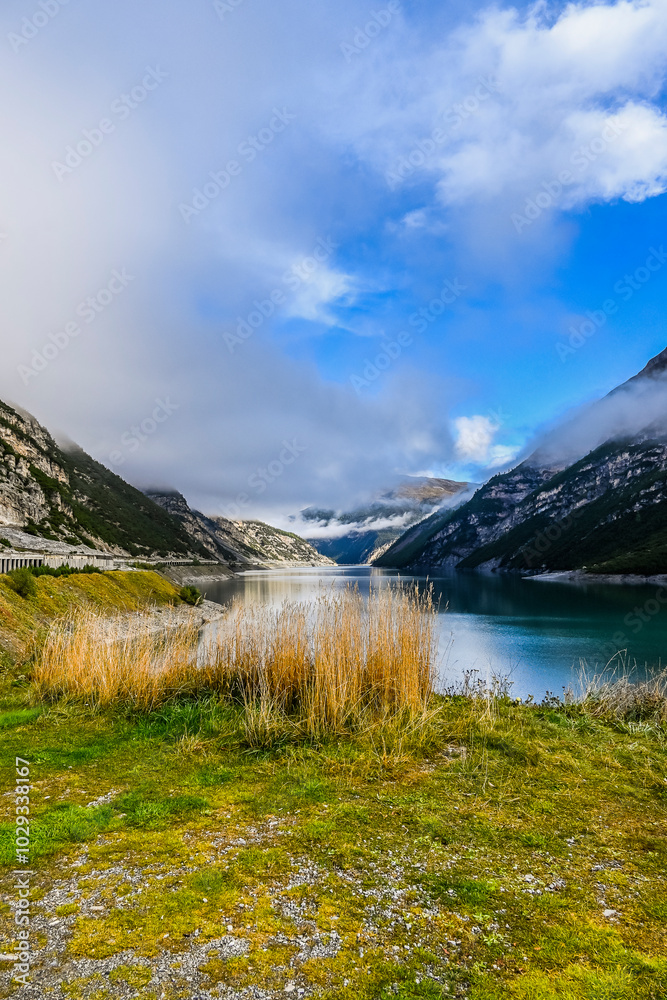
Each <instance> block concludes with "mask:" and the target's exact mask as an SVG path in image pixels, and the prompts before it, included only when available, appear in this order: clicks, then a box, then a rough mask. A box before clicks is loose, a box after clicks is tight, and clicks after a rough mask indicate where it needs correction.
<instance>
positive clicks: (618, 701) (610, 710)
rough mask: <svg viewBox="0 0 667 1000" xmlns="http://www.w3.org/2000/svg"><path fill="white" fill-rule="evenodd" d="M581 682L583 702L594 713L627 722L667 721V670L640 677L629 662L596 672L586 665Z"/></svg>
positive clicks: (601, 716)
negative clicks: (586, 668)
mask: <svg viewBox="0 0 667 1000" xmlns="http://www.w3.org/2000/svg"><path fill="white" fill-rule="evenodd" d="M580 683H581V689H582V694H581V698H580V704H581V705H582V707H583V708H584V710H585V711H586V712H588V713H590V714H591V715H594V716H597V717H599V718H612V719H619V720H623V721H624V722H653V723H661V724H664V723H667V670H663V671H661V672H660V673H657V674H654V675H653V676H651V677H646V678H642V679H636V674H635V672H634V671H632V670H630V669H629V668H627V667H626V665H625V664H620V665H619V666H617V667H616V668H615V669H613V670H611V671H606V672H603V673H600V674H595V675H592V676H591V675H590V674H588V673H587V672H586V670H585V669H582V671H581V675H580Z"/></svg>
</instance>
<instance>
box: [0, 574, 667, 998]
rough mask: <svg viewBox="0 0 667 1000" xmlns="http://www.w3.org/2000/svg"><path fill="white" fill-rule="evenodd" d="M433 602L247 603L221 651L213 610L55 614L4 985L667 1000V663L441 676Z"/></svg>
mask: <svg viewBox="0 0 667 1000" xmlns="http://www.w3.org/2000/svg"><path fill="white" fill-rule="evenodd" d="M137 576H139V577H141V576H143V574H137ZM158 579H159V578H158ZM40 582H41V581H40ZM58 582H59V581H58ZM67 582H69V581H67ZM431 623H432V609H431V608H430V605H429V603H428V598H425V599H422V601H421V602H420V601H417V599H416V598H415V597H414V596H413V597H411V596H410V594H406V593H403V595H401V594H400V593H399V594H394V595H391V594H382V595H380V596H378V598H377V599H376V601H375V602H370V604H369V605H364V603H363V602H361V601H360V600H359V598H358V596H357V595H355V594H353V593H352V594H348V595H344V596H336V595H326V594H325V595H323V597H322V598H321V600H320V602H319V603H316V605H315V606H314V607H312V608H311V609H310V610H309V611H306V610H305V609H304V608H302V607H300V606H297V605H289V604H286V605H283V606H282V607H281V608H280V609H279V610H275V611H271V610H266V609H265V610H258V609H244V608H236V609H234V610H232V611H231V612H230V613H229V615H228V617H227V619H226V622H225V623H224V627H223V628H222V631H221V632H220V636H219V641H216V642H215V643H214V644H212V645H211V647H210V648H209V649H208V651H207V654H206V656H205V657H204V659H203V662H202V661H201V660H200V661H199V668H200V669H197V670H195V669H194V667H195V666H196V663H197V661H196V660H195V659H193V656H194V655H195V649H196V641H195V640H196V635H195V633H194V632H192V633H190V632H188V631H187V628H186V629H185V631H181V630H178V629H174V630H172V631H171V632H167V633H162V634H160V633H155V632H152V633H149V632H145V633H144V632H142V631H140V632H133V633H132V634H130V635H128V634H127V632H122V631H121V632H119V633H118V634H116V633H115V632H114V628H115V626H114V623H113V622H108V621H107V622H105V621H103V620H102V619H100V618H97V617H95V616H90V615H87V616H84V618H83V619H82V620H80V621H79V623H78V624H77V623H73V624H72V626H71V627H67V628H65V629H63V628H61V627H59V626H56V627H55V628H53V629H52V630H51V632H50V635H49V637H48V639H47V641H46V643H45V645H44V646H43V656H42V658H41V659H39V660H38V661H37V662H36V664H35V666H34V667H33V668H32V673H31V675H30V676H29V677H27V678H26V677H24V676H22V674H19V668H8V669H6V670H5V672H4V673H3V674H2V675H0V678H1V679H0V772H1V773H2V779H3V782H4V783H5V784H4V787H6V788H11V787H12V786H13V785H14V783H15V767H14V761H15V758H16V757H17V756H18V757H20V758H23V759H26V760H29V761H30V777H31V784H32V792H31V804H30V808H31V824H30V841H31V856H30V860H31V866H32V869H33V870H34V872H35V874H34V876H33V879H32V889H31V892H32V895H31V905H32V934H33V939H32V943H33V948H34V949H35V955H34V962H33V967H32V985H30V986H28V987H21V988H19V987H18V984H17V983H16V982H13V983H12V978H11V976H12V966H11V963H9V962H3V961H2V960H1V959H0V997H11V998H12V1000H19V998H20V1000H42V997H49V998H52V1000H130V998H133V997H142V998H147V1000H148V998H151V1000H177V998H182V1000H193V998H195V997H196V998H198V1000H200V998H201V1000H204V998H206V1000H209V998H217V997H220V998H221V1000H236V998H239V997H243V998H244V1000H245V998H247V1000H251V998H257V1000H271V998H277V997H285V996H286V995H291V996H294V997H295V998H302V997H310V996H314V997H321V998H323V1000H334V998H335V1000H376V998H381V1000H390V998H392V997H398V998H402V1000H408V998H409V1000H442V998H445V997H454V996H458V997H468V998H470V1000H505V998H510V1000H637V998H638V1000H663V998H664V997H665V996H666V995H667V959H666V958H665V957H664V956H665V954H666V953H667V951H666V948H665V946H666V945H667V932H666V931H665V927H666V926H667V890H666V889H665V885H664V873H665V870H666V866H667V824H666V823H665V820H666V816H665V812H666V810H665V805H666V794H667V739H666V737H667V728H666V727H665V724H664V719H665V713H664V700H665V699H664V694H665V692H664V684H663V683H662V682H657V683H656V684H655V685H648V686H646V687H645V688H643V689H641V691H639V689H638V690H637V691H634V692H631V691H629V690H628V688H627V685H626V686H625V687H623V686H621V687H616V686H615V687H609V686H607V687H604V686H601V687H600V686H598V687H596V688H595V689H594V690H592V691H591V692H590V694H589V698H588V700H587V701H586V703H585V704H583V705H582V704H568V705H562V704H556V703H550V704H545V705H541V706H534V705H526V704H519V703H516V702H513V701H512V700H510V698H508V697H500V696H496V697H494V696H491V695H489V694H486V695H484V693H483V692H477V694H475V692H474V689H472V688H471V689H469V690H470V692H471V693H469V695H466V696H463V695H456V696H449V697H437V696H434V695H433V694H432V691H431V684H432V666H433V642H432V638H433V637H432V633H431V630H430V626H431ZM13 807H14V800H13V797H12V796H11V793H9V792H8V793H7V794H6V795H5V796H3V797H1V798H0V863H2V864H3V865H4V866H5V869H4V870H5V872H6V878H5V882H4V893H3V896H2V904H1V905H0V952H1V953H6V952H8V951H11V950H12V947H13V945H12V938H13V934H14V926H13V914H12V910H11V905H10V904H11V903H12V902H13V901H14V895H15V891H14V888H13V886H14V883H15V878H14V877H13V876H12V875H11V868H12V867H13V860H14V859H13V851H14V840H13V838H14V835H15V827H14V825H13V823H14V814H13Z"/></svg>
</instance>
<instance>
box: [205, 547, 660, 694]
mask: <svg viewBox="0 0 667 1000" xmlns="http://www.w3.org/2000/svg"><path fill="white" fill-rule="evenodd" d="M397 579H399V574H398V573H396V572H394V571H392V570H380V569H375V568H373V567H369V566H334V567H317V568H310V567H304V568H293V569H280V570H262V571H257V572H248V573H243V574H241V575H240V576H237V577H234V578H232V579H230V580H227V581H224V582H222V583H215V584H208V585H206V586H203V587H202V590H203V591H204V593H205V595H206V597H207V598H208V599H209V600H211V601H216V602H217V603H219V604H228V603H229V602H230V601H231V600H232V599H234V598H240V599H241V600H243V601H248V602H255V601H256V602H260V603H263V604H273V605H275V604H280V603H281V602H282V601H283V600H285V599H286V598H288V599H290V600H298V601H308V600H311V599H312V597H313V596H314V595H315V594H316V593H317V592H318V590H319V589H320V588H321V587H346V586H348V585H351V586H354V585H355V584H356V585H358V586H359V589H360V590H361V591H362V592H365V593H367V592H368V591H369V589H370V588H375V587H385V586H390V585H391V584H392V583H394V584H395V583H396V581H397ZM400 579H401V580H403V581H416V582H418V584H419V585H420V586H425V585H426V580H425V578H423V577H411V576H404V575H401V576H400ZM430 582H431V583H433V587H434V595H435V598H436V600H437V601H438V602H439V612H440V613H439V615H438V624H439V678H440V685H441V686H442V687H445V686H447V685H448V684H451V683H454V682H456V681H458V680H459V679H461V677H462V676H463V674H464V672H465V671H467V670H476V671H478V672H479V676H481V677H482V678H484V679H487V678H489V677H491V676H493V675H494V674H495V675H500V676H502V675H508V676H509V677H510V679H511V681H512V689H511V693H512V695H513V696H516V697H520V698H526V697H528V696H529V695H532V696H533V697H534V698H535V700H541V699H542V698H543V697H544V695H545V693H546V692H552V693H554V694H557V695H562V693H563V688H568V687H573V688H577V686H578V678H579V674H580V669H581V661H586V663H587V664H588V667H589V669H591V670H593V669H595V668H596V667H597V669H598V670H599V669H602V668H603V667H604V666H605V664H606V663H607V662H608V661H609V659H610V658H611V656H612V655H613V654H614V652H615V651H616V650H618V649H627V656H628V662H630V663H634V662H636V664H637V665H638V675H644V674H645V673H647V672H653V671H654V670H659V669H661V667H662V665H663V664H665V663H666V662H667V603H665V604H663V603H661V601H660V600H659V599H658V598H663V599H664V600H665V602H667V590H663V589H662V588H660V587H659V586H657V585H643V584H642V585H636V586H627V585H616V584H602V583H597V582H596V583H565V582H555V581H548V582H547V581H541V580H534V579H524V578H519V577H514V576H501V575H482V574H473V573H470V574H467V573H458V574H454V575H452V576H447V577H441V578H438V577H431V578H430Z"/></svg>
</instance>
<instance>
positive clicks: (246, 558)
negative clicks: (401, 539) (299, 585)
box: [147, 491, 330, 569]
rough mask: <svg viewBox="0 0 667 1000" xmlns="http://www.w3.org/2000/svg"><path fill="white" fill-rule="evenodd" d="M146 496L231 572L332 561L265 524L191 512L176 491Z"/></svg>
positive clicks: (288, 533)
mask: <svg viewBox="0 0 667 1000" xmlns="http://www.w3.org/2000/svg"><path fill="white" fill-rule="evenodd" d="M147 495H148V496H149V497H150V498H151V500H153V501H154V503H156V504H159V505H160V507H162V508H163V509H164V510H166V511H168V512H169V514H171V516H172V517H174V518H176V519H177V520H178V521H179V522H180V523H181V525H182V526H183V529H184V530H185V531H186V532H187V534H188V535H189V536H190V538H191V539H192V542H193V544H196V545H199V546H200V547H202V548H203V549H205V550H206V552H207V554H208V556H209V557H212V558H213V559H218V560H220V561H222V562H225V563H226V564H227V565H228V566H230V568H232V569H249V568H251V567H252V566H257V565H267V564H274V563H303V564H307V565H318V566H323V565H328V564H329V562H330V560H329V559H327V558H326V557H325V556H322V555H320V553H319V552H317V551H316V550H315V549H314V548H313V547H312V545H309V544H308V542H306V541H304V540H303V538H299V537H298V535H293V534H291V533H290V532H287V531H281V530H280V529H279V528H273V527H271V525H268V524H264V523H263V522H262V521H229V520H228V519H227V518H225V517H207V516H206V515H205V514H202V513H200V511H198V510H192V509H191V507H190V506H189V505H188V502H187V500H186V499H185V497H183V496H182V495H181V494H180V493H177V492H169V493H164V492H155V491H149V492H148V494H147Z"/></svg>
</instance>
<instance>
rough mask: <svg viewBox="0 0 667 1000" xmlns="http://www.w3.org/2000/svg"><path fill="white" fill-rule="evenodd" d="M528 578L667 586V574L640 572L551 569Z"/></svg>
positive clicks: (560, 581)
mask: <svg viewBox="0 0 667 1000" xmlns="http://www.w3.org/2000/svg"><path fill="white" fill-rule="evenodd" d="M524 579H526V580H537V581H538V582H540V583H610V584H623V585H625V586H632V587H639V586H647V585H651V584H657V585H658V586H663V587H664V586H667V574H665V573H662V574H654V575H652V576H641V575H639V574H638V573H586V572H584V570H581V569H576V570H550V571H548V572H546V573H538V574H536V575H535V576H524Z"/></svg>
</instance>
